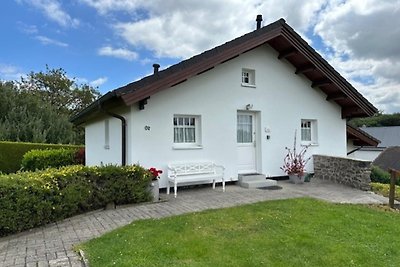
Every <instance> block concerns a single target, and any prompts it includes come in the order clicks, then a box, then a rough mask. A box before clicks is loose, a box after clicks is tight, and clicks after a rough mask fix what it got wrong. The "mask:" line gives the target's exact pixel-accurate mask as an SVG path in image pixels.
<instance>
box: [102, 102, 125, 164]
mask: <svg viewBox="0 0 400 267" xmlns="http://www.w3.org/2000/svg"><path fill="white" fill-rule="evenodd" d="M99 107H100V110H101V111H103V112H104V113H106V114H107V115H110V116H111V117H114V118H117V119H119V120H121V133H122V140H121V146H122V147H121V151H122V155H121V165H122V166H126V119H125V118H124V117H123V116H121V115H118V114H115V113H113V112H110V111H108V110H105V109H104V108H103V106H102V105H101V104H100V105H99Z"/></svg>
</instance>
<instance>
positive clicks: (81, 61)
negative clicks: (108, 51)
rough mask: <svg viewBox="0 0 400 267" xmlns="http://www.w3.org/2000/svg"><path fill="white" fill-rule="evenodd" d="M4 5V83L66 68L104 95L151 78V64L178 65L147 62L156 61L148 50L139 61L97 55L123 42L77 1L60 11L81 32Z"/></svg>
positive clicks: (0, 25)
mask: <svg viewBox="0 0 400 267" xmlns="http://www.w3.org/2000/svg"><path fill="white" fill-rule="evenodd" d="M1 5H2V7H1V9H2V10H3V12H2V13H3V14H2V16H1V17H0V20H1V21H0V31H1V32H2V33H3V38H2V39H3V42H2V45H1V51H0V65H1V66H2V67H3V68H6V69H7V67H8V69H11V71H10V72H9V73H7V72H6V73H3V75H2V76H3V77H0V78H2V79H6V80H9V79H17V78H19V76H21V75H23V74H25V73H29V72H30V71H35V72H36V71H41V70H45V66H46V64H47V65H49V67H50V68H59V67H62V68H63V69H65V70H66V71H67V74H68V76H70V77H74V78H77V80H78V81H81V82H85V83H92V84H93V85H98V86H99V90H100V91H101V92H102V93H105V92H107V91H108V90H112V89H115V88H117V87H120V86H123V85H125V84H127V83H129V82H131V81H133V80H135V79H137V78H138V77H141V76H143V75H146V74H148V73H149V72H150V71H151V68H152V67H151V65H152V63H153V61H157V62H160V63H161V64H164V65H170V64H173V63H175V62H177V59H170V58H162V59H157V60H150V59H149V60H145V59H147V58H152V56H151V53H150V52H148V51H146V50H145V49H143V50H141V49H139V50H137V52H136V53H140V59H138V60H130V59H121V58H116V57H112V56H101V55H99V52H98V50H99V49H100V48H101V47H104V46H106V45H107V44H113V43H120V42H121V40H119V38H118V37H116V36H114V35H113V31H112V29H111V28H110V26H109V24H107V21H109V20H110V19H107V20H104V19H103V18H102V17H100V16H98V15H97V13H96V10H94V9H93V8H90V7H87V6H85V5H78V4H76V3H75V4H74V3H73V1H71V2H70V1H65V2H63V5H62V7H63V8H64V9H65V11H66V12H68V13H69V14H71V16H73V17H78V18H80V22H79V25H78V26H62V25H60V24H59V23H57V22H55V21H52V20H50V19H48V17H46V16H45V15H43V13H42V12H41V10H39V9H38V8H35V6H31V5H26V4H24V3H18V2H17V1H4V2H2V4H1ZM96 81H97V82H96Z"/></svg>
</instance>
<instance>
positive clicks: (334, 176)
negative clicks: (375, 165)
mask: <svg viewBox="0 0 400 267" xmlns="http://www.w3.org/2000/svg"><path fill="white" fill-rule="evenodd" d="M313 158H314V177H315V178H319V179H322V180H328V181H331V182H334V183H339V184H344V185H348V186H351V187H354V188H358V189H361V190H365V191H367V190H370V189H371V187H370V185H369V183H370V182H371V179H370V173H371V162H369V161H361V160H354V159H350V158H339V157H331V156H323V155H314V156H313Z"/></svg>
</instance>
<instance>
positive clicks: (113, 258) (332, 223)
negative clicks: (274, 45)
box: [78, 198, 400, 267]
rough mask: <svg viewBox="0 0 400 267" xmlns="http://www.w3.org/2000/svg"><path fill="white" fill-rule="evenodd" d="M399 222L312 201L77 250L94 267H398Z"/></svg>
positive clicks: (204, 217) (394, 216)
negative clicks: (83, 253) (82, 251)
mask: <svg viewBox="0 0 400 267" xmlns="http://www.w3.org/2000/svg"><path fill="white" fill-rule="evenodd" d="M399 219H400V214H398V213H392V212H384V211H379V210H374V209H371V208H368V207H365V206H360V205H343V204H330V203H326V202H322V201H317V200H313V199H309V198H301V199H291V200H278V201H268V202H261V203H257V204H251V205H246V206H240V207H234V208H228V209H220V210H209V211H205V212H200V213H192V214H186V215H181V216H174V217H169V218H164V219H159V220H142V221H136V222H134V223H132V224H130V225H127V226H125V227H122V228H119V229H117V230H115V231H112V232H110V233H108V234H105V235H103V236H102V237H100V238H97V239H93V240H91V241H89V242H87V243H84V244H82V245H80V246H79V247H78V249H83V250H84V252H85V254H86V256H87V257H88V258H89V262H90V266H230V267H231V266H398V263H399V262H400V249H399V248H398V244H399V239H398V237H399V236H400V227H398V222H399Z"/></svg>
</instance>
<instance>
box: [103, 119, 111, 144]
mask: <svg viewBox="0 0 400 267" xmlns="http://www.w3.org/2000/svg"><path fill="white" fill-rule="evenodd" d="M104 149H110V120H105V121H104Z"/></svg>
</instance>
